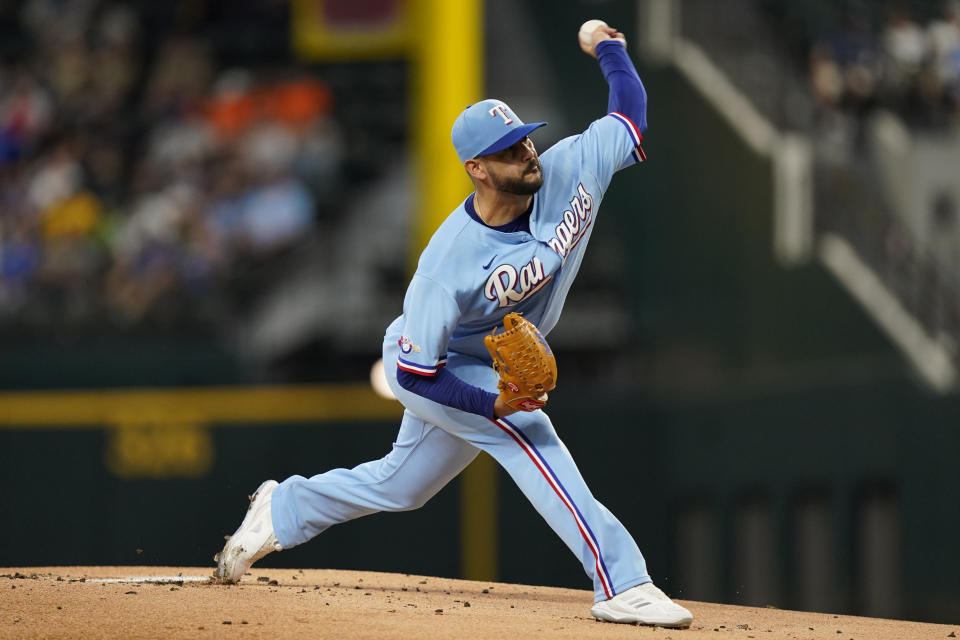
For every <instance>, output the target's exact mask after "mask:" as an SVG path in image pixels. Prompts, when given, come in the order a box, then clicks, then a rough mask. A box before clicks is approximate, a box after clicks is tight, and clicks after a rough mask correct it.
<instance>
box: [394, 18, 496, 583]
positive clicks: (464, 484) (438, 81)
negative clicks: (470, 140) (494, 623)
mask: <svg viewBox="0 0 960 640" xmlns="http://www.w3.org/2000/svg"><path fill="white" fill-rule="evenodd" d="M414 7H415V8H414V11H415V14H414V21H413V24H414V25H415V26H414V29H413V30H414V33H413V42H414V43H415V44H414V47H413V55H414V56H415V64H414V65H413V69H414V78H413V89H414V90H413V105H412V107H413V118H412V124H413V138H414V149H415V162H416V181H417V183H416V184H417V194H418V197H419V199H418V202H417V205H416V206H417V212H416V215H415V218H414V232H413V237H412V242H413V246H412V247H411V249H412V250H411V254H410V255H411V268H410V270H411V271H413V270H414V269H415V268H416V261H417V259H418V257H419V255H420V252H421V251H422V250H423V248H424V247H425V246H427V242H429V240H430V236H432V235H433V232H434V231H435V230H436V229H437V227H438V226H439V225H440V223H441V222H443V220H444V219H445V218H446V217H447V215H449V214H450V212H451V211H453V209H454V208H455V207H456V206H457V205H458V204H459V203H460V202H461V201H462V200H463V199H464V198H465V197H466V196H467V195H468V194H469V193H470V192H471V191H472V190H473V185H472V184H471V183H470V180H469V179H468V178H467V176H466V173H465V172H464V170H463V165H462V164H460V160H459V159H458V158H457V154H456V152H455V151H454V149H453V144H451V142H450V127H451V125H453V121H454V119H455V118H456V117H457V115H458V114H459V113H460V112H461V111H463V109H464V108H465V107H466V106H467V105H468V104H473V103H474V102H476V101H477V100H481V99H483V98H484V97H485V96H484V95H482V94H483V2H482V0H414ZM460 492H461V496H460V498H461V499H460V504H461V510H460V531H461V534H460V545H461V553H460V558H461V567H460V571H461V575H462V576H463V577H464V578H468V579H472V580H495V579H496V578H497V469H496V463H495V462H494V461H493V459H492V458H490V456H488V455H487V454H485V453H481V454H480V455H479V456H478V457H477V459H476V460H474V462H473V463H472V464H471V465H470V466H469V467H467V469H466V470H465V471H464V472H463V474H462V475H461V478H460Z"/></svg>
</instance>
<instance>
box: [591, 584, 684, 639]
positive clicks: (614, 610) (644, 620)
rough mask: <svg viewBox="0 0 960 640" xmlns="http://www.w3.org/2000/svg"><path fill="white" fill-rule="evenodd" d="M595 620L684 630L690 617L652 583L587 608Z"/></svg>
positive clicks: (638, 586)
mask: <svg viewBox="0 0 960 640" xmlns="http://www.w3.org/2000/svg"><path fill="white" fill-rule="evenodd" d="M590 613H592V614H593V617H594V618H596V619H597V620H603V621H606V622H623V623H626V624H649V625H653V626H656V627H672V628H686V627H689V626H690V623H691V622H693V614H692V613H690V612H689V611H687V610H686V609H684V608H683V607H681V606H680V605H678V604H677V603H675V602H674V601H673V600H671V599H670V598H668V597H667V594H665V593H664V592H663V591H660V589H658V588H657V587H656V586H655V585H654V584H653V583H652V582H647V583H645V584H640V585H637V586H635V587H631V588H629V589H627V590H626V591H624V592H623V593H619V594H617V595H615V596H613V597H612V598H610V599H609V600H604V601H603V602H598V603H597V604H595V605H593V608H591V609H590Z"/></svg>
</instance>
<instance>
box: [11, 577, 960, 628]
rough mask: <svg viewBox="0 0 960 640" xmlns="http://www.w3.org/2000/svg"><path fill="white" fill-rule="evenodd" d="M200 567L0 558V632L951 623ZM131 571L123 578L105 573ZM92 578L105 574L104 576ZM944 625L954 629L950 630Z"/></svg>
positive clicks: (548, 590)
mask: <svg viewBox="0 0 960 640" xmlns="http://www.w3.org/2000/svg"><path fill="white" fill-rule="evenodd" d="M211 572H212V569H211V568H202V567H201V568H196V567H192V568H183V567H38V568H22V567H21V568H14V569H2V568H0V638H18V639H30V638H162V639H163V640H180V639H186V638H217V639H219V638H278V639H285V638H290V639H294V638H295V639H296V640H304V639H305V638H310V639H327V638H331V639H332V638H338V639H339V638H343V639H351V638H360V639H371V640H387V639H392V638H398V639H399V638H403V639H417V640H421V639H422V640H432V639H440V638H444V639H448V638H477V639H481V640H487V639H491V640H492V639H496V640H505V639H506V638H524V639H530V638H532V639H538V640H539V639H545V638H591V639H598V640H606V639H608V638H609V639H613V638H635V639H643V638H656V639H658V640H668V639H669V640H697V639H700V638H711V639H712V640H717V639H718V638H731V639H735V640H741V639H742V640H746V639H748V638H755V639H764V640H767V639H774V638H777V639H779V638H790V639H809V640H818V639H819V640H825V639H830V640H847V639H848V638H853V639H856V640H886V639H890V640H914V639H920V638H925V639H926V638H930V639H934V638H936V639H940V638H944V639H945V638H952V637H960V625H939V624H926V623H919V622H903V621H897V620H882V619H876V618H860V617H853V616H838V615H833V614H827V613H803V612H797V611H783V610H778V609H769V608H754V607H739V606H729V605H718V604H709V603H701V602H690V601H685V600H678V602H680V603H681V604H683V605H684V606H686V607H687V608H689V609H690V610H691V611H692V612H693V614H694V616H695V619H694V622H693V626H691V627H690V628H689V629H685V630H677V629H657V628H651V627H635V626H627V625H616V624H609V623H600V622H596V621H594V620H593V618H592V617H591V616H590V605H591V603H592V599H593V598H592V594H591V593H590V592H589V591H579V590H572V589H557V588H552V587H534V586H526V585H516V584H503V583H487V582H473V581H467V580H451V579H446V578H432V577H428V576H417V575H404V574H388V573H366V572H358V571H334V570H322V569H310V570H297V569H254V570H252V571H251V572H250V573H249V574H248V575H247V576H245V577H244V579H243V581H242V582H241V583H240V584H239V585H221V584H212V583H210V582H209V581H208V580H206V578H208V577H209V576H210V574H211ZM116 578H123V579H127V578H132V579H133V580H132V581H126V580H125V581H123V582H117V581H110V580H111V579H116ZM103 580H107V581H106V582H104V581H103ZM951 634H953V635H951Z"/></svg>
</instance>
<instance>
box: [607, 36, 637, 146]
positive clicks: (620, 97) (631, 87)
mask: <svg viewBox="0 0 960 640" xmlns="http://www.w3.org/2000/svg"><path fill="white" fill-rule="evenodd" d="M596 52H597V61H598V62H599V63H600V69H601V70H602V71H603V77H604V78H606V79H607V84H608V85H610V98H609V100H608V101H607V113H612V112H614V111H616V112H617V113H622V114H623V115H625V116H627V117H628V118H630V119H631V120H633V122H634V124H636V125H637V128H638V129H639V130H640V131H641V133H642V132H644V131H646V130H647V92H646V90H645V89H644V88H643V82H641V81H640V76H639V75H638V74H637V69H636V68H635V67H634V66H633V62H632V61H631V60H630V56H629V55H627V49H626V47H624V46H623V45H622V44H621V43H619V42H616V41H614V40H604V41H603V42H601V43H599V44H597V48H596Z"/></svg>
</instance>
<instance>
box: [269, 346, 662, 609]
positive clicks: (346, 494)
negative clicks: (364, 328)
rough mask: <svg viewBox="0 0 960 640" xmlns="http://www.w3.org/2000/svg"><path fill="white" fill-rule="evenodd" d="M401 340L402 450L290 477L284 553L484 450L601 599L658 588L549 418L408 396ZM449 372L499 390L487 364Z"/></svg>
mask: <svg viewBox="0 0 960 640" xmlns="http://www.w3.org/2000/svg"><path fill="white" fill-rule="evenodd" d="M398 338H399V336H390V335H388V336H387V337H386V339H385V341H384V350H383V361H384V367H385V369H386V371H387V381H388V382H389V384H390V388H391V389H392V390H393V392H394V393H395V394H396V396H397V398H398V399H399V400H400V401H401V402H402V403H403V405H404V406H405V407H406V411H404V414H403V420H402V422H401V423H400V433H399V434H398V435H397V440H396V442H395V443H394V444H393V449H392V450H391V451H390V453H388V454H387V455H386V456H385V457H384V458H382V459H380V460H374V461H371V462H366V463H364V464H361V465H359V466H357V467H354V468H353V469H332V470H330V471H327V472H325V473H321V474H319V475H316V476H313V477H312V478H309V479H308V478H304V477H303V476H291V477H290V478H287V479H286V480H285V481H283V482H282V483H281V484H280V486H278V487H277V488H276V490H275V491H274V493H273V497H272V513H273V528H274V532H275V533H276V536H277V540H278V541H279V542H280V544H281V545H282V546H283V548H284V549H289V548H290V547H293V546H296V545H298V544H302V543H304V542H306V541H307V540H310V539H311V538H313V537H314V536H316V535H318V534H319V533H321V532H322V531H324V530H325V529H327V528H328V527H330V526H332V525H335V524H339V523H341V522H346V521H348V520H352V519H354V518H359V517H360V516H365V515H368V514H371V513H376V512H378V511H408V510H411V509H417V508H419V507H421V506H423V505H424V504H425V503H426V502H427V500H429V499H430V498H431V497H433V496H434V495H435V494H436V493H437V492H438V491H439V490H440V489H442V488H443V487H444V486H445V485H446V484H447V483H448V482H450V480H452V479H453V478H454V477H456V476H457V474H459V473H460V472H461V471H462V470H463V469H464V468H465V467H466V466H467V465H468V464H469V463H470V461H471V460H473V459H474V458H475V457H476V455H477V453H478V452H479V450H483V451H486V452H487V453H489V454H490V455H491V456H493V458H494V459H495V460H496V461H497V462H498V463H499V464H500V465H501V466H502V467H503V468H504V469H506V471H507V473H509V474H510V477H511V478H513V480H514V482H516V483H517V486H518V487H520V490H521V491H523V493H524V495H525V496H526V497H527V499H528V500H530V502H531V503H532V504H533V506H534V507H535V508H536V509H537V511H538V512H539V513H540V515H541V516H543V518H544V519H545V520H546V521H547V523H548V524H549V525H550V526H551V527H552V528H553V530H554V531H556V532H557V535H559V536H560V538H561V539H562V540H563V542H564V543H565V544H566V545H567V547H569V548H570V550H571V551H572V552H573V553H574V555H576V556H577V557H578V558H579V559H580V562H581V563H582V564H583V568H584V570H585V571H586V572H587V575H589V576H590V577H591V578H592V579H593V588H594V594H595V600H596V601H597V602H599V601H601V600H606V599H608V598H611V597H613V596H614V595H616V594H617V593H620V592H622V591H624V590H625V589H628V588H630V587H632V586H635V585H638V584H642V583H644V582H650V576H649V575H648V573H647V567H646V562H645V561H644V559H643V555H642V554H641V553H640V550H639V548H637V544H636V542H634V540H633V537H632V536H631V535H630V534H629V533H628V532H627V530H626V528H625V527H624V526H623V525H622V524H621V523H620V521H619V520H617V518H616V517H615V516H614V515H613V514H612V513H610V511H608V510H607V509H606V508H605V507H604V506H603V505H602V504H600V502H598V501H597V500H596V498H594V497H593V495H592V494H591V493H590V490H589V489H588V488H587V485H586V483H585V482H584V480H583V477H582V476H581V475H580V472H579V471H578V470H577V466H576V464H575V463H574V461H573V458H572V457H571V456H570V452H569V451H568V450H567V448H566V446H565V445H564V444H563V442H561V441H560V438H559V437H558V436H557V433H556V431H555V430H554V428H553V424H552V423H551V422H550V419H549V418H548V417H547V414H545V413H544V412H543V411H535V412H532V413H526V412H518V413H515V414H513V415H511V416H509V417H507V418H505V419H504V418H501V419H499V420H496V421H494V420H490V419H488V418H484V417H481V416H478V415H474V414H471V413H466V412H464V411H460V410H458V409H453V408H450V407H447V406H444V405H441V404H438V403H435V402H433V401H431V400H427V399H426V398H423V397H421V396H418V395H416V394H413V393H410V392H409V391H406V390H405V389H403V388H401V387H400V386H399V384H398V383H397V380H396V367H394V366H392V365H393V364H394V363H396V361H397V355H398V352H399V346H398V344H397V339H398ZM447 366H448V367H450V370H451V372H452V373H454V374H455V375H457V376H458V377H459V378H461V379H462V380H464V381H466V382H468V383H470V384H473V385H477V386H481V387H483V388H485V389H490V390H495V389H496V385H497V375H496V373H495V372H494V371H493V369H492V368H491V367H490V366H489V365H488V364H486V363H484V362H482V361H480V360H477V359H475V358H471V357H469V356H463V355H457V354H451V356H450V357H449V358H448V360H447Z"/></svg>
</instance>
